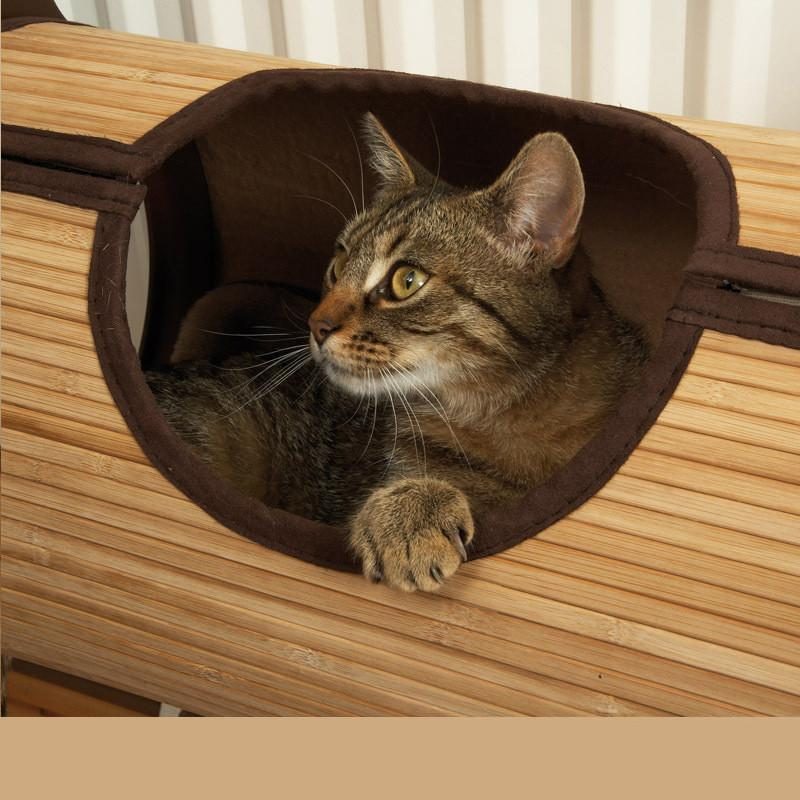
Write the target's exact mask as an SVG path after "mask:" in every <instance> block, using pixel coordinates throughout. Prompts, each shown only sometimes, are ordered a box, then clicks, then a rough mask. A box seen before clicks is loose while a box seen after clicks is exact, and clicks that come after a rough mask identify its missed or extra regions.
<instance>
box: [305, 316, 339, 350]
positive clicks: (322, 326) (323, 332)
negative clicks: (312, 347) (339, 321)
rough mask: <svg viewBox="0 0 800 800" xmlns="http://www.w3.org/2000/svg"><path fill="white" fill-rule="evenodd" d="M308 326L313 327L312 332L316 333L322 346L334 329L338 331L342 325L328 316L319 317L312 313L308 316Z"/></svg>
mask: <svg viewBox="0 0 800 800" xmlns="http://www.w3.org/2000/svg"><path fill="white" fill-rule="evenodd" d="M308 327H309V328H311V333H312V334H313V335H314V340H315V341H316V343H317V344H318V345H319V346H320V347H322V343H323V342H324V341H325V340H326V339H327V338H328V337H329V336H330V335H331V334H332V333H333V332H334V331H338V330H339V328H340V327H341V326H340V325H336V324H335V323H333V322H331V320H329V319H328V318H327V317H317V316H315V315H314V314H312V315H311V316H310V317H309V318H308Z"/></svg>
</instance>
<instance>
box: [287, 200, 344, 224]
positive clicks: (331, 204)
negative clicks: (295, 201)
mask: <svg viewBox="0 0 800 800" xmlns="http://www.w3.org/2000/svg"><path fill="white" fill-rule="evenodd" d="M291 196H292V197H297V198H300V199H301V200H316V201H317V202H318V203H323V204H324V205H326V206H328V208H332V209H333V210H334V211H335V212H336V213H337V214H338V215H339V216H340V217H341V218H342V220H343V221H344V223H345V224H347V214H345V213H344V211H342V209H341V208H339V206H336V205H334V204H333V203H331V202H329V201H328V200H323V199H322V198H321V197H315V196H314V195H313V194H293V195H291Z"/></svg>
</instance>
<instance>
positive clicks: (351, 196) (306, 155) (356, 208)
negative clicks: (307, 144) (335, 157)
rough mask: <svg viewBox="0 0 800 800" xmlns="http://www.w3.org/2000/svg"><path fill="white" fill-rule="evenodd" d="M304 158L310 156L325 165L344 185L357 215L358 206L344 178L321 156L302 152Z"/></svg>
mask: <svg viewBox="0 0 800 800" xmlns="http://www.w3.org/2000/svg"><path fill="white" fill-rule="evenodd" d="M303 155H304V156H305V157H306V158H310V159H311V160H312V161H316V162H317V164H319V165H321V166H323V167H325V169H327V170H328V172H330V173H331V174H332V175H333V176H334V177H335V178H336V179H337V180H338V181H339V183H341V184H342V186H344V188H345V190H346V192H347V194H349V195H350V199H351V200H352V201H353V211H354V212H355V214H356V216H358V206H357V205H356V198H355V197H354V195H353V193H352V192H351V191H350V187H349V186H348V185H347V183H345V180H344V178H343V177H342V176H341V175H340V174H339V173H338V172H337V171H336V170H335V169H334V168H333V167H332V166H330V165H329V164H326V163H325V162H324V161H323V160H322V159H321V158H317V157H316V156H312V155H311V153H303ZM345 221H346V220H345Z"/></svg>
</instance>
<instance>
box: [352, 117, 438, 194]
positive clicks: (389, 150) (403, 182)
mask: <svg viewBox="0 0 800 800" xmlns="http://www.w3.org/2000/svg"><path fill="white" fill-rule="evenodd" d="M361 129H362V132H363V134H364V140H365V141H366V145H367V149H368V150H369V165H370V167H371V168H372V169H373V170H374V171H375V173H376V174H377V176H378V181H379V185H380V189H381V191H405V190H408V189H411V188H412V187H414V186H417V185H421V184H423V183H425V182H426V180H427V178H428V172H427V170H425V168H424V167H422V166H421V165H420V164H419V163H418V162H417V161H416V160H415V159H413V158H412V157H411V156H409V155H407V154H406V153H404V152H403V151H402V150H401V149H400V145H398V144H397V142H395V141H394V139H392V137H391V136H389V134H388V133H387V131H386V128H384V127H383V125H381V123H380V122H379V121H378V118H377V117H376V116H375V115H374V114H373V113H372V112H371V111H368V112H367V113H366V114H364V117H363V118H362V122H361Z"/></svg>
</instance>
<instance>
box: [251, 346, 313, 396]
mask: <svg viewBox="0 0 800 800" xmlns="http://www.w3.org/2000/svg"><path fill="white" fill-rule="evenodd" d="M309 361H311V356H310V355H308V356H303V357H302V358H300V359H299V360H298V361H293V362H291V363H290V364H289V365H288V366H286V367H284V369H283V370H281V372H280V373H279V374H278V375H276V376H275V377H274V378H273V379H272V380H271V381H270V382H269V383H268V384H267V385H266V386H264V387H262V388H261V389H259V390H258V392H257V393H256V395H255V398H254V399H255V400H260V399H261V398H262V397H264V396H265V395H268V394H270V393H271V392H274V391H275V390H276V389H277V388H278V387H279V386H280V385H281V384H282V383H284V382H285V381H287V380H288V379H289V378H291V377H292V375H294V374H295V372H297V371H298V370H300V369H302V368H303V367H304V366H305V365H306V364H307V363H308V362H309Z"/></svg>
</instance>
